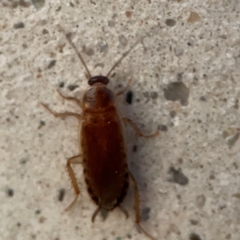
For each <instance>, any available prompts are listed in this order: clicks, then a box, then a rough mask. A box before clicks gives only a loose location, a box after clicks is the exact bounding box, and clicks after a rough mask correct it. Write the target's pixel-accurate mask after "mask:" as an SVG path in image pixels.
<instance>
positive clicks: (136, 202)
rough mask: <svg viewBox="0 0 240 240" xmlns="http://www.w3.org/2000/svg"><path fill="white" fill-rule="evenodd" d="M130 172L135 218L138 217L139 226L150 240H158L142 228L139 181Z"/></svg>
mask: <svg viewBox="0 0 240 240" xmlns="http://www.w3.org/2000/svg"><path fill="white" fill-rule="evenodd" d="M128 172H129V176H130V179H131V180H132V182H133V185H134V208H135V214H136V215H135V216H136V220H135V222H136V224H137V226H138V227H139V228H140V229H141V231H142V232H143V233H144V234H145V235H146V236H147V237H148V238H150V239H152V240H156V238H154V237H153V236H151V235H150V234H149V233H148V232H146V230H144V228H143V227H142V226H141V224H140V201H139V190H138V185H137V181H136V180H135V178H134V177H133V175H132V173H131V172H130V171H128Z"/></svg>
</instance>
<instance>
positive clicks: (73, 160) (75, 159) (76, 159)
mask: <svg viewBox="0 0 240 240" xmlns="http://www.w3.org/2000/svg"><path fill="white" fill-rule="evenodd" d="M80 157H81V155H79V154H78V155H76V156H73V157H71V158H68V160H67V170H68V173H69V176H70V179H71V181H72V185H73V188H74V191H75V194H76V196H75V198H74V199H73V201H72V203H71V204H70V205H69V206H68V207H67V208H66V209H65V211H68V210H69V209H70V208H72V206H73V205H74V204H75V203H76V202H77V199H78V196H79V194H80V190H79V187H78V184H77V179H76V176H75V174H74V172H73V169H72V167H71V164H80V163H82V162H81V161H80V160H79V158H80Z"/></svg>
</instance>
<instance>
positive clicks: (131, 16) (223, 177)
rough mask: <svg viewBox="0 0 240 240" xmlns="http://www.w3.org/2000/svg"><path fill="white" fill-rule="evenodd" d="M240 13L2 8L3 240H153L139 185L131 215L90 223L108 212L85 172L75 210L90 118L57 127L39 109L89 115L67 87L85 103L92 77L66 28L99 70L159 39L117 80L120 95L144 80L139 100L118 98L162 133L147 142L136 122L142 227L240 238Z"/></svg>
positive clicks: (168, 239)
mask: <svg viewBox="0 0 240 240" xmlns="http://www.w3.org/2000/svg"><path fill="white" fill-rule="evenodd" d="M239 12H240V3H239V1H234V0H228V1H217V0H215V1H214V0H203V1H196V0H195V1H194V0H189V1H185V0H173V1H166V0H165V1H157V0H151V1H150V0H140V1H139V0H138V1H136V0H132V1H126V0H125V1H105V0H102V1H94V0H92V1H88V0H81V1H80V0H73V1H71V2H70V1H60V0H49V1H46V2H44V1H43V0H34V1H32V2H31V1H8V0H1V1H0V29H1V30H0V96H1V100H0V111H1V114H0V124H1V125H0V126H1V127H0V134H1V142H0V156H1V168H0V202H1V204H0V216H1V219H0V239H3V240H22V239H24V240H32V239H37V240H42V239H43V240H46V239H48V240H66V239H68V240H75V239H92V240H95V239H96V240H104V239H105V240H106V239H108V240H110V239H111V240H126V239H134V240H135V239H136V240H137V239H147V238H146V237H145V236H144V235H143V234H141V233H139V232H138V230H137V228H136V226H135V224H134V209H133V189H132V188H131V189H130V191H129V195H128V196H127V198H126V199H125V202H124V206H125V208H126V209H127V210H128V211H129V215H130V216H129V218H128V219H127V220H126V219H125V217H124V215H123V214H122V213H121V212H120V211H119V210H118V209H116V210H115V211H113V212H111V213H110V214H109V215H108V217H107V219H106V220H105V221H103V219H102V217H101V214H100V215H99V216H98V217H97V218H96V222H95V223H94V224H92V223H91V215H92V213H93V212H94V210H95V209H96V206H95V205H94V204H93V203H92V201H91V200H90V197H89V196H88V193H87V191H86V187H85V183H84V180H83V174H82V167H81V166H76V167H75V168H74V169H75V172H76V174H77V176H78V181H79V186H80V189H81V191H82V192H81V196H80V197H79V200H78V202H77V204H76V206H75V207H74V208H72V209H71V210H70V211H69V212H64V209H65V208H66V207H67V206H68V204H69V203H70V202H71V201H72V199H73V197H74V191H73V189H72V187H71V182H70V180H69V177H68V174H67V172H66V169H65V164H66V158H67V157H70V156H73V155H75V154H77V153H78V151H79V148H78V123H77V121H76V120H75V119H73V118H68V119H66V120H61V119H55V118H54V117H53V116H52V115H50V114H49V113H48V112H46V111H45V110H44V109H43V107H42V106H41V105H40V102H44V103H48V104H49V106H50V107H51V108H52V109H54V110H56V111H65V110H66V109H68V110H72V111H79V110H80V109H78V108H77V106H75V105H74V104H72V103H67V102H66V101H64V100H62V99H61V98H60V97H59V95H58V94H57V92H56V90H57V89H58V88H60V89H61V91H62V92H63V93H64V94H66V95H77V96H78V95H79V93H80V92H81V91H82V90H84V89H86V87H87V80H86V78H85V70H84V68H83V66H82V65H81V64H80V62H79V60H78V58H77V56H76V54H75V53H74V51H73V49H72V48H71V47H70V46H69V44H68V43H67V41H66V38H65V37H64V35H63V33H61V32H60V31H59V29H58V28H57V25H58V24H61V25H62V26H63V27H64V29H66V31H67V32H72V33H73V41H74V42H75V43H76V45H77V47H78V49H79V50H80V51H81V52H82V53H83V56H84V59H85V61H86V62H87V65H88V67H89V69H90V71H91V73H92V74H93V75H95V74H96V75H97V74H106V73H107V71H108V70H109V69H110V68H111V66H112V65H113V63H114V62H115V61H116V60H117V59H118V58H119V57H120V56H121V54H122V53H123V52H124V51H126V50H127V49H128V48H129V47H130V46H131V44H133V43H134V42H135V41H136V39H138V37H140V36H145V35H146V36H147V37H145V38H144V39H143V41H142V43H141V44H139V45H138V46H137V47H136V49H135V50H134V51H133V52H132V53H131V54H130V55H129V56H128V57H127V58H126V59H125V60H124V61H123V63H122V64H121V65H120V66H119V67H118V68H117V69H115V72H116V75H115V77H113V78H112V79H111V80H112V81H111V86H112V87H113V88H117V89H118V88H119V89H120V88H121V86H125V85H126V84H127V82H128V80H127V79H128V78H132V82H131V84H130V89H131V90H132V91H133V94H134V95H133V102H132V104H131V105H128V104H127V103H126V102H125V96H123V97H122V98H120V100H119V102H118V104H119V108H120V109H121V110H122V111H123V115H125V114H126V115H127V116H130V117H131V119H133V120H134V121H135V122H136V123H138V124H139V125H138V126H139V127H140V128H141V129H142V131H143V132H145V133H150V132H153V131H154V130H155V129H156V128H159V129H160V130H161V134H160V136H158V137H156V138H155V139H139V138H138V137H137V136H136V134H135V133H134V132H133V131H132V130H131V128H130V127H126V130H127V132H128V134H127V136H128V150H129V167H130V169H131V171H132V172H133V174H134V175H135V177H136V179H137V181H138V183H139V188H140V195H141V209H142V218H143V222H142V225H143V227H144V228H145V229H146V230H147V231H148V232H149V233H151V234H152V235H153V236H156V239H160V240H216V239H217V240H224V239H231V240H239V239H240V170H239V167H240V162H239V158H240V152H239V148H240V140H239V139H238V137H239V133H238V129H237V128H239V127H240V121H239V115H240V113H239V100H238V99H239V97H240V81H239V75H240V68H239V65H240V32H239V29H240V17H239V14H240V13H239ZM70 89H71V90H70ZM73 89H74V90H73ZM135 145H136V146H135ZM64 191H65V194H64Z"/></svg>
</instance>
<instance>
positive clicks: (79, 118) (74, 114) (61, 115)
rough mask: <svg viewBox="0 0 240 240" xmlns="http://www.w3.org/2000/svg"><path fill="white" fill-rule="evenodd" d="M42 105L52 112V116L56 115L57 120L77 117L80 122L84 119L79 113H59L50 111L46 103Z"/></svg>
mask: <svg viewBox="0 0 240 240" xmlns="http://www.w3.org/2000/svg"><path fill="white" fill-rule="evenodd" d="M41 105H42V106H43V107H44V108H45V109H46V110H47V111H48V112H50V113H51V114H52V115H54V117H57V118H65V117H76V118H77V119H78V120H81V119H82V114H78V113H74V112H63V113H58V112H55V111H53V110H52V109H50V108H49V107H48V106H47V105H46V104H45V103H41Z"/></svg>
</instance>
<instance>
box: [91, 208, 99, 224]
mask: <svg viewBox="0 0 240 240" xmlns="http://www.w3.org/2000/svg"><path fill="white" fill-rule="evenodd" d="M100 210H101V207H98V208H97V209H96V210H95V212H94V213H93V215H92V222H94V221H95V217H96V216H97V215H98V213H99V211H100Z"/></svg>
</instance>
